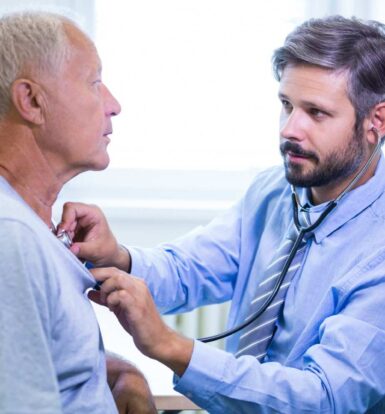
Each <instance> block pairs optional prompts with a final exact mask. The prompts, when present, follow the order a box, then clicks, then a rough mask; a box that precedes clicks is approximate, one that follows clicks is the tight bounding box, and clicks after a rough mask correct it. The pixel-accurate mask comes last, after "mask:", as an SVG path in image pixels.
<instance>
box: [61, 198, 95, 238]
mask: <svg viewBox="0 0 385 414" xmlns="http://www.w3.org/2000/svg"><path fill="white" fill-rule="evenodd" d="M102 214H103V213H102V212H101V211H100V210H99V208H98V207H96V206H94V205H90V204H84V203H73V202H67V203H65V204H64V206H63V212H62V218H61V222H60V224H59V228H63V229H65V230H67V231H75V230H76V227H78V226H79V224H80V226H81V227H85V226H90V225H93V224H95V223H97V222H98V221H99V219H100V217H102Z"/></svg>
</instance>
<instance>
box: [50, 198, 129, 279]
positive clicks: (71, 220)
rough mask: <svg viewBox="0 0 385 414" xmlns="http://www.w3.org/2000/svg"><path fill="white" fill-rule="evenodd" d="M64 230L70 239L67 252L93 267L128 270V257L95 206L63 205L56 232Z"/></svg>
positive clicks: (101, 213)
mask: <svg viewBox="0 0 385 414" xmlns="http://www.w3.org/2000/svg"><path fill="white" fill-rule="evenodd" d="M61 230H65V231H66V232H67V233H68V234H69V235H70V237H71V238H72V240H73V245H72V246H71V251H72V252H73V253H74V254H75V255H76V256H78V257H79V258H81V259H84V260H87V261H89V262H91V263H92V264H93V265H94V266H96V267H99V266H115V267H117V268H119V269H122V270H125V271H128V270H129V269H130V268H131V257H130V254H129V252H128V250H127V249H125V248H124V247H123V246H121V245H119V244H118V242H117V241H116V238H115V237H114V235H113V234H112V232H111V230H110V227H109V226H108V223H107V220H106V218H105V216H104V214H103V212H102V211H101V210H100V208H99V207H97V206H93V205H88V204H83V203H65V204H64V206H63V213H62V219H61V222H60V224H59V226H58V232H60V231H61Z"/></svg>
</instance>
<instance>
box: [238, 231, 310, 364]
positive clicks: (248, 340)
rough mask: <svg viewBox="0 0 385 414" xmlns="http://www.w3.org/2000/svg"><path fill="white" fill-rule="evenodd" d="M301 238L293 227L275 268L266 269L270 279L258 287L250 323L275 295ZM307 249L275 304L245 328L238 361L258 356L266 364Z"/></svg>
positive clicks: (302, 247)
mask: <svg viewBox="0 0 385 414" xmlns="http://www.w3.org/2000/svg"><path fill="white" fill-rule="evenodd" d="M297 236H298V230H297V228H296V227H295V225H294V224H293V223H291V226H290V229H289V231H288V234H287V236H286V237H285V238H284V240H283V242H282V243H281V245H280V246H279V249H278V251H277V253H276V254H275V256H274V258H273V260H272V262H271V264H270V265H269V267H268V268H267V269H266V277H265V278H264V279H263V281H262V282H261V283H260V284H259V286H258V289H257V293H256V297H255V298H254V299H253V300H252V301H251V304H250V312H249V315H248V316H247V318H246V320H245V321H247V320H248V319H250V318H251V317H252V316H253V314H255V312H256V311H257V310H258V309H260V308H261V306H262V305H263V303H264V302H265V301H266V300H267V298H268V297H269V295H270V294H271V292H272V291H273V289H274V287H275V284H276V282H277V280H278V279H279V276H280V274H281V270H282V269H283V266H284V264H285V262H286V259H287V258H288V257H289V255H290V251H291V248H292V247H293V245H294V242H295V240H296V238H297ZM305 247H306V241H304V240H302V242H301V244H300V245H299V246H298V250H297V253H296V254H295V256H294V258H293V260H292V262H291V264H290V267H289V269H288V271H287V273H286V276H285V278H284V279H283V281H282V284H281V286H280V288H279V290H278V292H277V294H276V296H275V298H274V299H273V302H272V303H271V304H270V305H269V306H268V307H267V308H266V310H265V311H264V312H263V313H262V315H260V316H259V317H258V318H257V319H256V320H255V321H254V322H252V323H251V324H250V325H249V326H247V327H246V328H244V330H243V334H242V335H241V337H240V340H239V345H238V351H237V352H236V354H235V356H236V357H239V356H241V355H254V356H255V357H256V358H257V359H258V360H259V361H262V360H263V358H264V356H265V355H266V351H267V348H268V346H269V344H270V342H271V340H272V338H273V335H274V331H275V322H276V320H277V319H278V316H279V313H280V311H281V309H282V308H283V303H284V301H285V296H286V293H287V290H288V288H289V286H290V283H291V281H292V279H293V276H294V274H295V273H296V271H297V270H298V269H299V268H300V267H301V262H302V259H303V256H304V253H305Z"/></svg>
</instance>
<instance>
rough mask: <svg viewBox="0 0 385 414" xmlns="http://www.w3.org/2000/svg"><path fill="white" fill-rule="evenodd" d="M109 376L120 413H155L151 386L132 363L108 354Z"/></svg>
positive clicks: (109, 382)
mask: <svg viewBox="0 0 385 414" xmlns="http://www.w3.org/2000/svg"><path fill="white" fill-rule="evenodd" d="M106 359H107V378H108V385H109V386H110V389H111V392H112V395H113V397H114V400H115V403H116V406H117V408H118V411H119V414H155V413H156V412H157V410H156V408H155V403H154V400H153V398H152V395H151V391H150V388H149V386H148V384H147V381H146V379H145V378H144V376H143V374H142V373H141V372H140V371H139V370H138V369H137V368H136V367H135V366H133V365H132V364H130V363H129V362H127V361H124V360H122V359H120V358H117V357H115V356H113V355H111V354H107V357H106Z"/></svg>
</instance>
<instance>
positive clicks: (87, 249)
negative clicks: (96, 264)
mask: <svg viewBox="0 0 385 414" xmlns="http://www.w3.org/2000/svg"><path fill="white" fill-rule="evenodd" d="M96 244H97V243H96V242H95V243H94V242H92V241H88V242H74V243H73V244H72V246H71V249H70V250H71V252H72V253H73V254H74V255H75V256H77V257H80V258H84V259H87V260H89V261H90V262H93V261H94V260H95V259H96V258H97V256H96V255H95V251H96V250H97V249H96V247H97V246H96Z"/></svg>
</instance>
